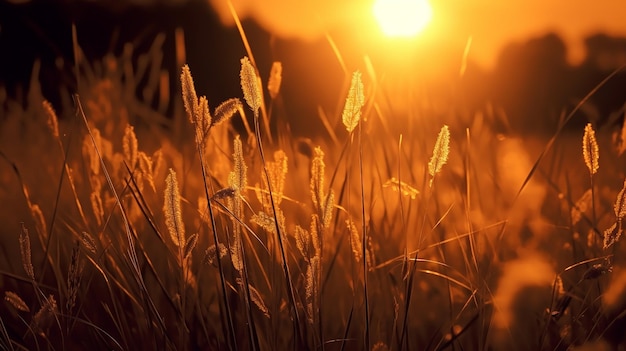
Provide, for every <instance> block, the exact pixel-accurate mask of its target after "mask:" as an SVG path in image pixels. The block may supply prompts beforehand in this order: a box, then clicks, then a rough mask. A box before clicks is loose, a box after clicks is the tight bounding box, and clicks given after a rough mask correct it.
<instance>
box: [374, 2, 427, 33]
mask: <svg viewBox="0 0 626 351" xmlns="http://www.w3.org/2000/svg"><path fill="white" fill-rule="evenodd" d="M373 11H374V16H375V17H376V20H377V21H378V24H379V25H380V27H381V29H382V31H383V33H385V34H386V35H387V36H390V37H413V36H415V35H417V34H419V33H420V32H421V31H422V30H423V29H424V28H426V26H427V25H428V22H430V19H431V17H432V14H433V12H432V8H431V6H430V4H429V3H428V0H376V2H375V3H374V8H373Z"/></svg>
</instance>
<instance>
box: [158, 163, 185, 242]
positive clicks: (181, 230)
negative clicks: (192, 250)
mask: <svg viewBox="0 0 626 351" xmlns="http://www.w3.org/2000/svg"><path fill="white" fill-rule="evenodd" d="M163 212H164V213H165V225H166V226H167V230H168V231H169V233H170V237H171V238H172V241H173V242H174V244H175V245H176V246H178V247H184V246H185V226H184V224H183V216H182V212H181V210H180V193H179V190H178V180H177V179H176V172H174V170H173V169H171V168H170V170H169V174H168V175H167V178H166V179H165V203H164V205H163Z"/></svg>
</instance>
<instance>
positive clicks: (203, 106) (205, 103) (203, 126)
mask: <svg viewBox="0 0 626 351" xmlns="http://www.w3.org/2000/svg"><path fill="white" fill-rule="evenodd" d="M197 111H198V117H197V118H198V121H197V123H196V134H197V136H198V137H199V138H200V140H204V139H205V138H206V135H207V133H208V131H209V127H210V126H211V123H213V122H212V120H213V117H211V112H210V111H209V100H208V99H207V98H206V96H201V97H200V99H199V100H198V109H197Z"/></svg>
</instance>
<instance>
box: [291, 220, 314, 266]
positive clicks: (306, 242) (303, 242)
mask: <svg viewBox="0 0 626 351" xmlns="http://www.w3.org/2000/svg"><path fill="white" fill-rule="evenodd" d="M294 236H295V237H296V247H297V248H298V251H300V254H301V255H302V257H304V259H305V260H308V259H309V247H310V246H311V245H310V242H311V241H310V239H309V232H308V231H307V230H306V229H304V228H302V227H301V226H299V225H296V229H295V233H294Z"/></svg>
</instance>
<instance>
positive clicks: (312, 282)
mask: <svg viewBox="0 0 626 351" xmlns="http://www.w3.org/2000/svg"><path fill="white" fill-rule="evenodd" d="M319 268H320V258H319V256H314V257H313V258H311V261H309V264H308V267H307V271H306V287H305V290H306V306H307V315H308V320H309V323H311V324H313V319H314V316H315V312H316V310H317V307H316V305H317V304H316V302H315V301H316V299H317V295H318V293H319V291H318V286H317V285H318V284H317V279H318V275H319V273H320V272H319Z"/></svg>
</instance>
